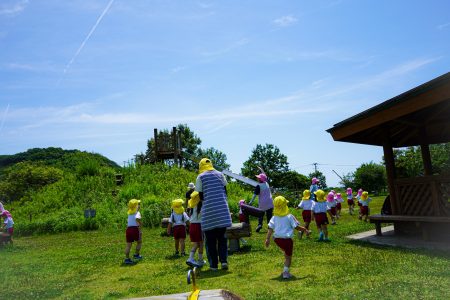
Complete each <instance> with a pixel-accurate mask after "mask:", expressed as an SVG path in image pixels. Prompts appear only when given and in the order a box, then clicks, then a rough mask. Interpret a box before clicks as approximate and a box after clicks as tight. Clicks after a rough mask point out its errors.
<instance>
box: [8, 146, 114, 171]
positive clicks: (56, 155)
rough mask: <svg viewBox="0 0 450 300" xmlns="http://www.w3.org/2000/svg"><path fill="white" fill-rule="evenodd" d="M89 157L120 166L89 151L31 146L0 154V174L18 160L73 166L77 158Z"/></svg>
mask: <svg viewBox="0 0 450 300" xmlns="http://www.w3.org/2000/svg"><path fill="white" fill-rule="evenodd" d="M86 156H87V157H90V158H91V159H95V160H97V161H98V162H99V163H101V164H102V165H105V166H109V167H112V168H120V166H119V165H118V164H116V163H115V162H113V161H112V160H109V159H108V158H106V157H104V156H102V155H100V154H97V153H89V152H85V151H80V150H64V149H62V148H55V147H49V148H33V149H29V150H27V151H25V152H21V153H16V154H13V155H0V174H1V172H2V170H4V169H5V168H7V167H10V166H12V165H14V164H17V163H19V162H24V161H29V162H38V161H39V162H43V163H44V164H45V165H48V166H56V167H60V168H66V169H70V168H74V167H75V166H76V161H77V160H78V159H77V158H83V157H86Z"/></svg>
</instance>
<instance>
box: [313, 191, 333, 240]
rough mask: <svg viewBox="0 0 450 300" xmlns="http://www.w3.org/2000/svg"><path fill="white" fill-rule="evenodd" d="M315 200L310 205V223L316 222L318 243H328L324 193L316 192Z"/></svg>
mask: <svg viewBox="0 0 450 300" xmlns="http://www.w3.org/2000/svg"><path fill="white" fill-rule="evenodd" d="M315 194H316V200H317V201H315V202H313V205H312V208H311V210H312V218H311V219H312V221H316V225H317V229H318V230H319V241H329V239H328V228H327V225H328V218H327V202H326V200H325V192H324V191H322V190H317V191H316V193H315Z"/></svg>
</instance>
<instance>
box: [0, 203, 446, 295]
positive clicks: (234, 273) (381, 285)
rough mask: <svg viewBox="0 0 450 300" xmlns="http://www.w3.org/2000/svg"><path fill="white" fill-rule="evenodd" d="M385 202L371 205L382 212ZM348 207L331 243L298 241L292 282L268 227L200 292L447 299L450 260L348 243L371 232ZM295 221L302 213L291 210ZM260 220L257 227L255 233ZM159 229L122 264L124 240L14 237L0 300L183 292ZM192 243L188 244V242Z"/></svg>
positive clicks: (106, 235) (180, 271) (118, 236)
mask: <svg viewBox="0 0 450 300" xmlns="http://www.w3.org/2000/svg"><path fill="white" fill-rule="evenodd" d="M381 203H382V198H377V199H375V201H374V202H373V205H372V213H378V212H379V208H380V206H381ZM346 207H347V206H346V205H344V209H343V216H342V218H341V219H340V220H338V225H335V226H331V225H330V226H329V228H330V238H331V240H332V241H331V242H330V243H320V242H317V241H316V238H317V230H316V229H315V226H312V227H311V228H312V229H313V231H314V233H313V235H312V236H311V238H310V239H305V238H304V239H303V240H298V239H295V241H294V245H295V248H294V258H293V263H292V267H291V272H292V274H293V275H294V276H295V277H294V278H293V279H291V280H288V281H284V280H282V279H281V278H280V273H281V271H282V263H283V255H282V253H281V251H280V250H279V249H278V248H277V247H276V245H275V244H274V243H271V246H270V247H269V248H268V249H266V248H265V247H264V245H263V241H264V238H265V233H266V228H264V229H263V230H262V232H261V233H259V234H258V233H253V235H252V237H250V238H247V241H248V244H247V245H246V246H245V247H244V250H246V251H243V252H241V253H236V254H233V255H231V256H230V257H229V265H230V269H229V270H228V271H220V270H219V271H218V272H211V271H208V268H207V267H205V269H204V271H202V272H201V275H200V278H199V281H198V283H199V285H200V288H201V289H217V288H224V289H229V290H231V291H233V292H235V293H237V294H239V295H240V296H242V297H243V298H245V299H449V298H450V291H449V289H448V287H449V286H450V255H449V254H448V253H447V254H446V253H443V252H436V251H433V252H431V251H424V250H406V249H399V248H389V247H379V246H371V245H369V244H366V243H362V242H351V241H349V240H347V239H346V238H345V236H347V235H349V234H352V233H355V232H361V231H365V230H369V229H374V226H373V225H372V224H369V223H364V222H361V221H359V220H358V219H357V217H356V216H349V215H348V211H347V209H346ZM291 211H292V212H293V213H294V214H295V215H297V216H299V215H300V214H299V213H300V211H296V210H294V209H291ZM254 221H255V220H252V225H253V228H255V226H254V225H255V223H254ZM162 231H163V229H147V228H145V229H144V240H143V248H142V255H143V256H144V259H143V260H142V261H141V262H139V263H137V264H136V265H133V266H124V265H122V261H123V257H124V255H123V250H124V246H125V243H124V232H123V231H122V230H118V229H116V228H114V229H113V228H111V229H109V230H108V229H106V230H102V231H91V232H70V233H64V234H55V235H43V236H34V237H21V238H16V240H15V244H14V246H12V247H9V246H7V247H6V248H3V249H0V260H1V261H2V265H1V267H0V268H1V270H0V288H1V291H2V294H1V299H43V298H44V299H48V298H52V299H117V298H129V297H144V296H151V295H161V294H171V293H180V292H187V291H189V290H190V289H191V287H190V286H188V285H187V284H186V273H187V270H188V267H187V265H186V264H185V262H184V261H185V258H174V257H173V256H172V254H173V252H174V246H173V240H172V239H171V238H169V237H161V232H162ZM187 244H188V245H189V242H188V243H187Z"/></svg>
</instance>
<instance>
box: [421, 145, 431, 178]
mask: <svg viewBox="0 0 450 300" xmlns="http://www.w3.org/2000/svg"><path fill="white" fill-rule="evenodd" d="M420 151H421V152H422V161H423V169H424V172H425V175H426V176H430V175H433V166H432V164H431V154H430V148H429V146H428V145H427V144H421V145H420Z"/></svg>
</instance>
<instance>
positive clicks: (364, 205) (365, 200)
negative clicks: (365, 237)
mask: <svg viewBox="0 0 450 300" xmlns="http://www.w3.org/2000/svg"><path fill="white" fill-rule="evenodd" d="M370 201H372V198H369V193H368V192H366V191H364V192H362V194H361V198H360V199H359V203H361V207H360V212H361V213H360V215H359V219H360V220H362V219H363V218H364V222H367V218H368V217H369V212H370V210H369V203H370Z"/></svg>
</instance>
